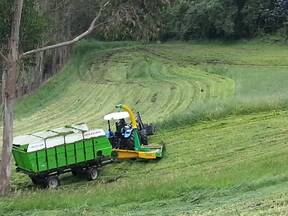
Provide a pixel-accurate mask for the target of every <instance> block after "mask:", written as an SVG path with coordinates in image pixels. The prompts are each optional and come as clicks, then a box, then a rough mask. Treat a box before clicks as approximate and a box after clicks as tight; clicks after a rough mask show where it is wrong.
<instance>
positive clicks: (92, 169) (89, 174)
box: [87, 167, 98, 181]
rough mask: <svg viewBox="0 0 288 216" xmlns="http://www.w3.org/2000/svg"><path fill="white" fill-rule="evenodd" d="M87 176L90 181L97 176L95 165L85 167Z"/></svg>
mask: <svg viewBox="0 0 288 216" xmlns="http://www.w3.org/2000/svg"><path fill="white" fill-rule="evenodd" d="M87 178H88V180H89V181H92V180H95V179H97V178H98V170H97V168H96V167H89V168H88V169H87Z"/></svg>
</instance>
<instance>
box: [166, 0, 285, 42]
mask: <svg viewBox="0 0 288 216" xmlns="http://www.w3.org/2000/svg"><path fill="white" fill-rule="evenodd" d="M287 9H288V1H287V0H183V1H178V2H176V3H174V4H173V5H172V6H171V7H169V9H168V10H167V11H165V13H166V15H165V17H166V24H167V25H166V28H165V29H164V30H163V37H171V36H173V37H176V38H180V39H192V38H242V37H253V36H255V35H257V34H258V33H274V32H276V31H278V30H279V29H281V28H283V27H284V26H285V23H286V22H287Z"/></svg>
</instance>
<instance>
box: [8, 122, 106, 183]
mask: <svg viewBox="0 0 288 216" xmlns="http://www.w3.org/2000/svg"><path fill="white" fill-rule="evenodd" d="M12 153H13V156H14V159H15V162H16V169H17V171H20V172H23V173H26V174H28V175H29V177H30V178H31V180H32V182H33V183H34V184H36V185H42V186H46V187H50V188H55V187H57V186H58V185H59V175H60V174H63V173H66V172H72V173H73V174H80V173H85V174H86V175H87V177H88V179H89V180H94V179H96V178H97V177H98V168H99V167H100V166H102V165H103V164H105V162H107V161H109V159H111V153H112V146H111V144H110V142H109V140H108V139H107V137H106V134H105V131H104V130H102V129H94V130H89V129H88V127H87V125H86V124H78V125H72V126H66V127H63V128H57V129H53V130H47V131H42V132H38V133H33V134H29V135H24V136H19V137H15V138H14V140H13V150H12Z"/></svg>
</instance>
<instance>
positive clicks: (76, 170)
mask: <svg viewBox="0 0 288 216" xmlns="http://www.w3.org/2000/svg"><path fill="white" fill-rule="evenodd" d="M71 173H72V175H73V176H78V175H81V174H82V173H83V170H82V168H80V167H75V168H72V169H71Z"/></svg>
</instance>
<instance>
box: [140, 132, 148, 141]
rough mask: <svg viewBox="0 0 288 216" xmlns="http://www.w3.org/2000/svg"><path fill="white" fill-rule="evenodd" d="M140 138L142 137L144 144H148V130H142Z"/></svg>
mask: <svg viewBox="0 0 288 216" xmlns="http://www.w3.org/2000/svg"><path fill="white" fill-rule="evenodd" d="M140 139H141V144H142V145H148V136H147V133H146V130H142V131H141V132H140Z"/></svg>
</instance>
